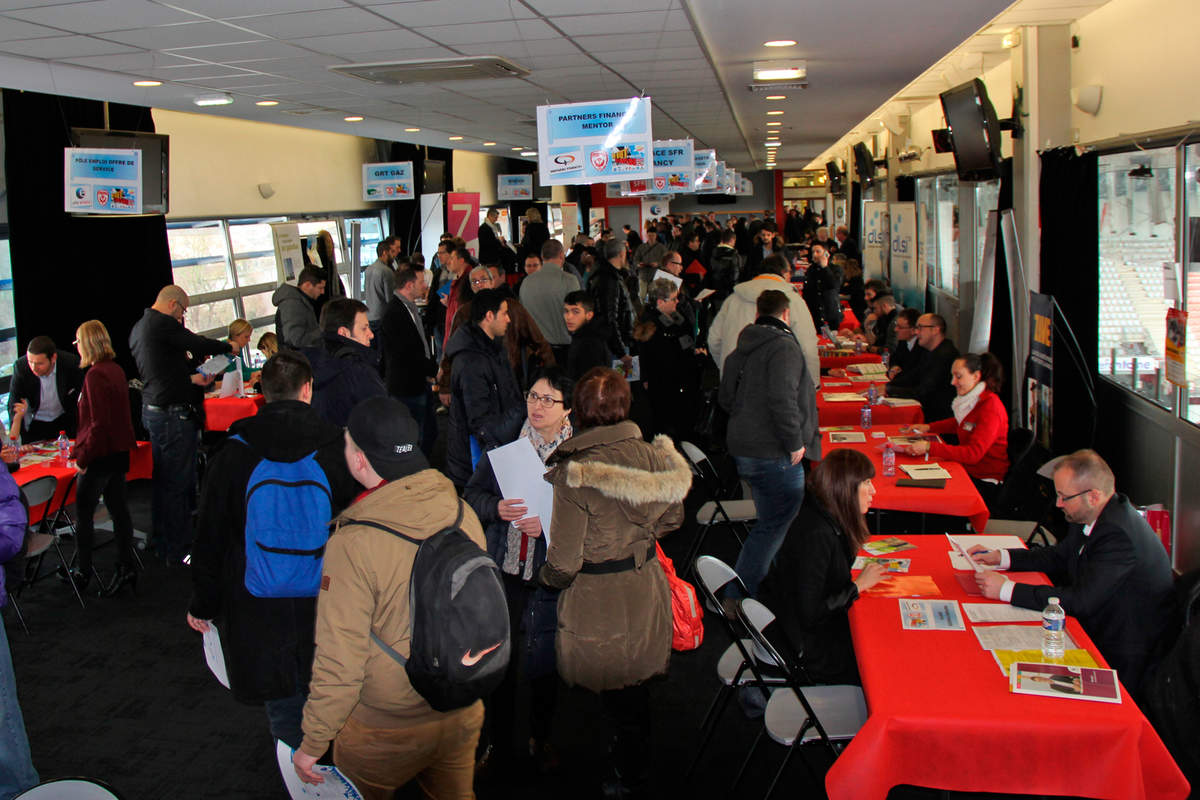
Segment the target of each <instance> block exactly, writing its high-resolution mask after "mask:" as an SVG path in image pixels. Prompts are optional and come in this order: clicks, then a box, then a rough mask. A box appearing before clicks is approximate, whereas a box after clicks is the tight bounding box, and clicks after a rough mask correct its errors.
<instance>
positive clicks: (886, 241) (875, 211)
mask: <svg viewBox="0 0 1200 800" xmlns="http://www.w3.org/2000/svg"><path fill="white" fill-rule="evenodd" d="M888 219H889V218H888V204H887V203H885V202H883V201H882V200H867V201H865V202H864V203H863V232H864V236H863V246H862V256H863V263H862V269H863V275H864V276H865V277H866V279H867V280H870V279H871V278H887V277H888V255H889V254H890V252H891V228H890V226H889V224H888Z"/></svg>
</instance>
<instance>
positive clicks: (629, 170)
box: [537, 97, 654, 186]
mask: <svg viewBox="0 0 1200 800" xmlns="http://www.w3.org/2000/svg"><path fill="white" fill-rule="evenodd" d="M537 126H538V168H539V170H540V173H541V175H540V180H541V183H542V185H543V186H562V185H576V184H585V183H611V182H614V181H624V180H639V179H640V180H652V179H653V178H654V162H653V158H652V156H651V152H652V150H653V147H654V133H653V131H652V130H651V125H650V98H649V97H631V98H629V99H628V100H605V101H601V102H598V103H568V104H566V105H557V106H538V108H537Z"/></svg>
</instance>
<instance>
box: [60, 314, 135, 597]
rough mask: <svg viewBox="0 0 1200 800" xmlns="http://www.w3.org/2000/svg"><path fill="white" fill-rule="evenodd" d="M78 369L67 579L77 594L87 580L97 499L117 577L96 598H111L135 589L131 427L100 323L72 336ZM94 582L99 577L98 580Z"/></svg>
mask: <svg viewBox="0 0 1200 800" xmlns="http://www.w3.org/2000/svg"><path fill="white" fill-rule="evenodd" d="M75 339H76V345H77V346H78V348H79V355H80V363H81V364H82V366H84V367H88V371H87V374H86V375H84V377H83V391H82V392H80V395H79V434H78V435H77V436H76V438H75V463H76V464H77V465H78V466H77V469H78V471H79V478H78V480H77V482H76V486H75V505H76V508H77V509H78V512H79V513H78V517H79V520H78V523H77V524H76V540H77V543H78V547H79V565H78V567H77V568H76V569H74V570H72V571H71V579H72V580H73V581H75V583H76V585H77V586H79V588H80V589H81V590H82V589H83V588H84V587H86V586H87V584H88V581H89V580H90V578H91V577H92V572H93V568H92V534H93V530H92V517H93V515H95V513H96V504H97V503H98V502H99V500H100V495H101V494H103V495H104V505H105V506H106V507H107V508H108V513H109V514H110V515H111V516H112V520H113V533H114V534H115V536H116V541H117V571H116V573H115V574H114V575H113V578H112V580H110V581H109V582H108V584H107V585H102V586H101V588H100V594H101V596H105V597H107V596H111V595H113V594H115V593H116V592H117V590H119V589H120V588H121V587H122V586H124V585H125V584H127V583H128V584H131V585H133V586H134V588H135V589H136V584H137V570H136V568H135V566H134V560H133V520H132V518H131V517H130V516H129V504H128V503H127V502H126V496H125V473H126V472H128V471H129V451H130V450H132V449H133V447H134V445H135V440H134V436H133V422H132V418H131V417H130V413H129V385H128V383H127V382H126V378H125V371H124V370H122V369H121V368H120V367H119V366H118V365H117V364H116V362H115V361H113V356H114V353H113V346H112V340H111V339H109V336H108V330H107V329H106V328H105V327H104V323H102V322H100V321H99V320H95V319H93V320H89V321H87V322H85V323H83V324H82V325H80V326H79V329H78V330H77V331H75ZM97 577H98V575H97Z"/></svg>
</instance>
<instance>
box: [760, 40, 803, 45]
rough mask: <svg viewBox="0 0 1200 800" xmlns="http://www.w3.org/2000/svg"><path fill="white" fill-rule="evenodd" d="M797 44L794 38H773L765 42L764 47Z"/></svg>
mask: <svg viewBox="0 0 1200 800" xmlns="http://www.w3.org/2000/svg"><path fill="white" fill-rule="evenodd" d="M795 44H796V42H795V40H793V39H772V40H771V41H769V42H763V47H792V46H793V45H795Z"/></svg>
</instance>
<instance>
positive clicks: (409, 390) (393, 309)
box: [380, 269, 437, 458]
mask: <svg viewBox="0 0 1200 800" xmlns="http://www.w3.org/2000/svg"><path fill="white" fill-rule="evenodd" d="M424 296H425V271H424V270H421V271H419V272H415V271H413V270H411V269H402V270H400V271H399V272H398V273H396V289H395V291H394V292H393V293H392V297H391V299H390V300H388V304H387V306H386V307H385V308H384V312H383V320H382V327H381V328H380V340H381V341H380V352H381V353H382V354H383V363H384V370H383V373H384V377H385V379H386V380H385V383H386V385H387V392H388V394H390V395H391V396H392V397H395V398H397V399H398V400H400V402H402V403H404V405H406V406H408V410H409V412H410V413H411V414H412V417H413V419H414V420H416V422H417V425H419V426H420V428H421V440H420V446H421V451H422V452H423V453H425V456H426V458H428V457H429V456H430V455H431V453H432V450H433V443H434V440H435V438H436V437H437V420H436V418H435V417H434V398H433V392H432V390H431V389H430V381H429V379H430V378H432V377H433V376H434V375H436V374H437V361H435V360H434V358H433V346H432V344H431V343H430V338H429V334H428V333H427V332H426V331H425V323H424V320H423V319H422V318H421V311H420V309H419V308H418V307H417V302H416V301H417V300H418V299H420V298H423V297H424Z"/></svg>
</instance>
